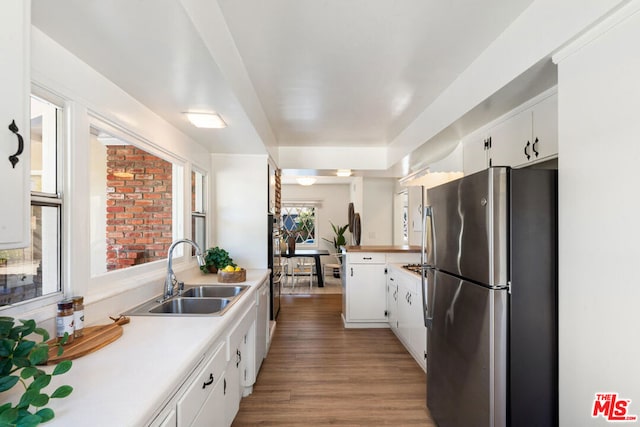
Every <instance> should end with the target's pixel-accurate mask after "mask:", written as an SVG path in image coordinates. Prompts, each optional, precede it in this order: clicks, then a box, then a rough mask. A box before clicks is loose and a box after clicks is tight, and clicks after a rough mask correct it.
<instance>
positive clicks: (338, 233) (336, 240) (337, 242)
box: [322, 221, 349, 278]
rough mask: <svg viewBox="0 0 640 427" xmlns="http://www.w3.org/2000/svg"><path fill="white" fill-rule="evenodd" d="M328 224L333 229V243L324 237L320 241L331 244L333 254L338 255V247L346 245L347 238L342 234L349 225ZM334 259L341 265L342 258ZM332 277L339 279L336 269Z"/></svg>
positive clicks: (337, 256)
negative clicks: (333, 250)
mask: <svg viewBox="0 0 640 427" xmlns="http://www.w3.org/2000/svg"><path fill="white" fill-rule="evenodd" d="M329 224H331V228H333V232H334V233H335V236H333V241H331V240H329V239H325V238H324V237H323V238H322V240H324V241H326V242H329V243H331V244H332V245H333V248H334V249H335V253H336V254H339V253H340V246H344V245H346V244H347V238H346V237H345V236H344V233H345V232H346V231H347V228H349V224H345V225H343V226H337V225H335V224H334V223H332V222H331V221H329ZM336 258H338V262H339V263H340V264H342V257H341V256H339V255H336ZM333 277H336V278H337V277H340V273H339V272H338V271H337V269H336V268H334V269H333Z"/></svg>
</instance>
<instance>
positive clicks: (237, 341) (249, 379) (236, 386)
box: [224, 304, 256, 425]
mask: <svg viewBox="0 0 640 427" xmlns="http://www.w3.org/2000/svg"><path fill="white" fill-rule="evenodd" d="M240 319H241V320H240V321H239V322H238V323H236V325H235V326H234V327H233V328H232V329H231V331H230V332H229V334H228V335H227V370H226V380H227V382H226V390H225V395H224V402H225V417H226V421H227V425H231V423H232V422H233V419H234V418H235V416H236V414H237V413H238V409H240V400H241V399H242V397H243V396H248V395H249V394H251V392H252V390H253V383H254V382H255V378H256V372H255V369H256V368H255V329H256V307H255V304H252V305H251V306H250V307H249V308H248V309H247V310H246V311H245V312H244V314H243V315H242V316H241V317H240Z"/></svg>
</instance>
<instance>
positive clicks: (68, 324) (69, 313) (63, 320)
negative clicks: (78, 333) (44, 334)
mask: <svg viewBox="0 0 640 427" xmlns="http://www.w3.org/2000/svg"><path fill="white" fill-rule="evenodd" d="M73 329H74V328H73V300H70V299H66V300H62V301H60V302H59V303H58V313H57V315H56V336H57V337H58V341H59V340H61V339H62V337H64V334H65V333H67V334H69V338H68V339H67V342H66V344H70V343H72V342H73V332H74V330H73Z"/></svg>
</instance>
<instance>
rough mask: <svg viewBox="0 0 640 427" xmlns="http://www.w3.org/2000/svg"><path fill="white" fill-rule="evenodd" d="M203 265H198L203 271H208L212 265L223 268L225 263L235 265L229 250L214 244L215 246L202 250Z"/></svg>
mask: <svg viewBox="0 0 640 427" xmlns="http://www.w3.org/2000/svg"><path fill="white" fill-rule="evenodd" d="M204 262H205V265H203V266H202V267H200V270H202V271H203V272H205V273H208V272H209V267H211V266H213V267H215V268H216V269H223V268H225V267H226V266H227V265H232V266H234V267H235V266H236V264H235V263H234V262H233V259H232V258H231V257H230V256H229V252H227V251H225V250H224V249H222V248H219V247H218V246H216V247H215V248H209V249H207V250H206V251H205V252H204Z"/></svg>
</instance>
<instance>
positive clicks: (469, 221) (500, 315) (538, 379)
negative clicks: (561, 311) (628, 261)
mask: <svg viewBox="0 0 640 427" xmlns="http://www.w3.org/2000/svg"><path fill="white" fill-rule="evenodd" d="M427 202H428V205H429V206H426V207H425V209H424V212H425V216H424V218H425V227H424V228H426V233H427V235H426V237H425V239H424V240H425V241H427V243H428V245H427V246H428V251H427V255H426V260H425V261H426V263H427V266H428V268H426V269H425V274H424V276H425V277H424V284H423V293H424V297H423V302H424V307H425V311H424V314H425V324H426V326H427V406H428V407H429V410H430V412H431V415H432V416H433V418H434V419H435V421H436V422H437V423H438V425H439V426H440V427H454V426H459V427H469V426H513V427H520V426H554V425H557V424H558V408H557V405H558V392H557V389H558V386H557V381H558V379H557V358H558V350H557V348H558V344H557V172H556V171H553V170H531V169H518V170H515V169H514V170H512V169H510V168H502V167H496V168H489V169H488V170H485V171H481V172H478V173H476V174H473V175H469V176H466V177H464V178H461V179H459V180H456V181H452V182H449V183H446V184H443V185H440V186H438V187H435V188H432V189H429V190H428V191H427Z"/></svg>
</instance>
